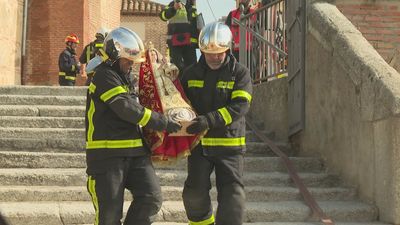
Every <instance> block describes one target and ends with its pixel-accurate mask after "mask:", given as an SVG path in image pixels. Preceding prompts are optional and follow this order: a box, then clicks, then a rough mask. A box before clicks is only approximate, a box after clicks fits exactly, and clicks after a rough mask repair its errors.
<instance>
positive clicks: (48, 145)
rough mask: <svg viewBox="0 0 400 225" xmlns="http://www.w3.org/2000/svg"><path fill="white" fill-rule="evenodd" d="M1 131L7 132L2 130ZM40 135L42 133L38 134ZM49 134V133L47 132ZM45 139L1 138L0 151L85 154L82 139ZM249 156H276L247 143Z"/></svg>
mask: <svg viewBox="0 0 400 225" xmlns="http://www.w3.org/2000/svg"><path fill="white" fill-rule="evenodd" d="M27 129H28V128H24V129H17V130H18V132H21V133H22V134H23V133H24V130H27ZM0 130H5V129H4V128H0ZM66 130H67V132H74V131H72V130H73V129H66ZM4 133H5V134H8V135H14V136H17V135H16V134H13V133H12V132H8V131H6V132H4ZM38 133H40V132H38ZM47 134H49V132H47ZM42 136H43V138H36V139H33V138H23V137H14V138H5V137H1V138H0V151H29V152H39V151H40V152H79V153H82V152H85V140H83V137H82V138H77V137H74V138H59V139H58V138H52V139H49V138H48V137H47V136H45V135H42ZM276 144H277V146H278V147H279V148H280V149H282V151H283V152H284V153H286V154H287V155H288V156H293V155H294V152H293V150H292V149H291V147H290V145H289V144H288V143H276ZM246 145H247V153H246V154H247V155H248V156H275V154H274V153H273V152H272V151H271V150H270V149H269V148H268V146H267V145H266V144H264V143H260V142H247V143H246Z"/></svg>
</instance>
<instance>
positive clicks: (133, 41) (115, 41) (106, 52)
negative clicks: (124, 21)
mask: <svg viewBox="0 0 400 225" xmlns="http://www.w3.org/2000/svg"><path fill="white" fill-rule="evenodd" d="M99 54H100V55H97V56H96V57H94V58H93V59H91V60H90V61H89V63H88V65H87V66H86V72H87V73H90V72H92V71H93V70H94V69H95V68H96V67H97V66H98V65H100V64H101V63H102V62H104V61H108V62H110V63H114V62H115V61H116V60H118V59H119V58H126V59H129V60H132V61H133V62H134V63H140V62H144V61H146V57H145V51H144V45H143V42H142V40H141V39H140V37H139V36H138V35H137V34H136V33H135V32H133V31H132V30H130V29H128V28H125V27H118V28H116V29H114V30H112V31H111V32H110V33H109V34H108V35H107V37H106V39H105V40H104V46H103V48H102V49H100V50H99Z"/></svg>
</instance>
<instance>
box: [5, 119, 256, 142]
mask: <svg viewBox="0 0 400 225" xmlns="http://www.w3.org/2000/svg"><path fill="white" fill-rule="evenodd" d="M246 135H247V136H246V140H247V141H248V142H249V141H252V140H255V139H256V138H253V137H252V135H253V133H252V132H250V131H249V132H246ZM0 136H1V137H3V138H16V137H19V138H39V139H42V138H44V137H47V138H52V139H56V138H78V137H82V138H84V137H85V119H84V118H78V117H15V116H0Z"/></svg>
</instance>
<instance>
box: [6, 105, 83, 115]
mask: <svg viewBox="0 0 400 225" xmlns="http://www.w3.org/2000/svg"><path fill="white" fill-rule="evenodd" d="M0 115H2V116H32V117H40V116H44V117H46V116H52V117H80V118H84V116H85V106H61V105H55V106H52V105H0Z"/></svg>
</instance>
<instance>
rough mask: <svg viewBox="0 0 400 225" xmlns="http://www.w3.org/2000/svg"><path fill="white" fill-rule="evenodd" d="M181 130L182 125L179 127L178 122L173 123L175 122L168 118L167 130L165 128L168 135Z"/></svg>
mask: <svg viewBox="0 0 400 225" xmlns="http://www.w3.org/2000/svg"><path fill="white" fill-rule="evenodd" d="M181 128H182V125H181V124H180V123H179V122H177V121H175V120H173V119H171V118H168V121H167V128H166V131H167V132H168V133H176V132H178V131H179V130H180V129H181Z"/></svg>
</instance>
